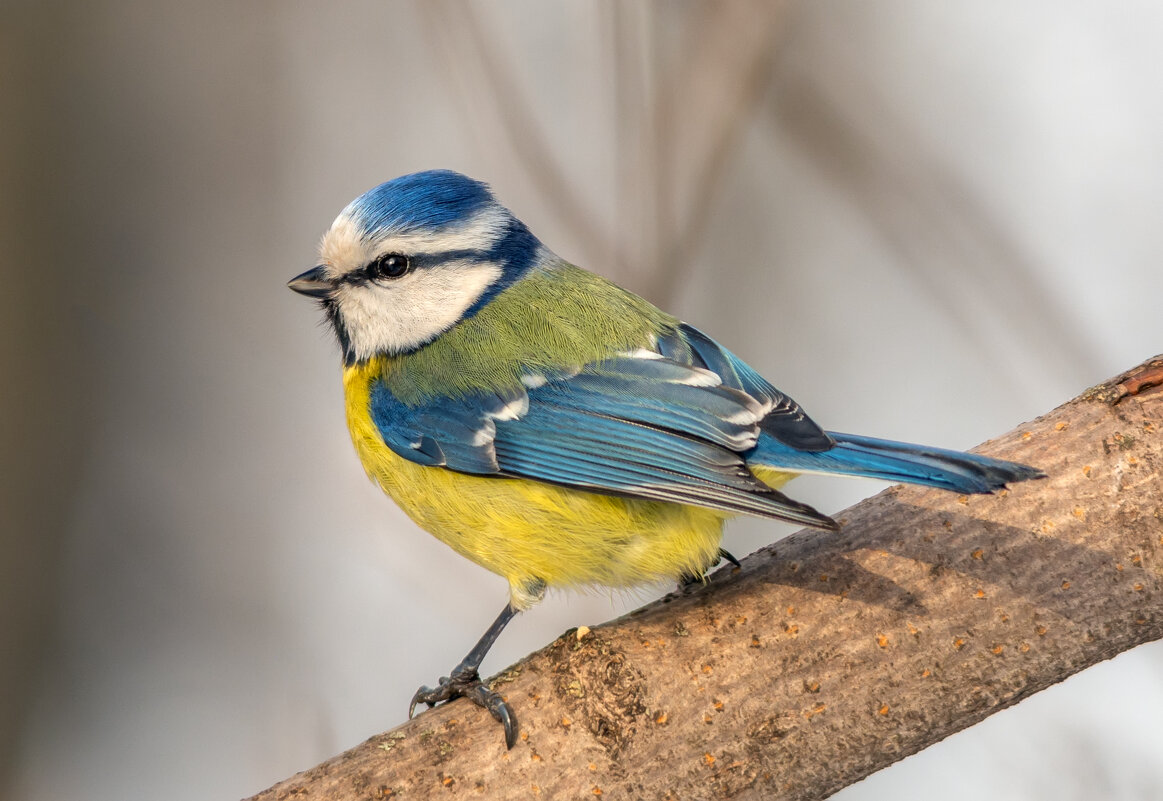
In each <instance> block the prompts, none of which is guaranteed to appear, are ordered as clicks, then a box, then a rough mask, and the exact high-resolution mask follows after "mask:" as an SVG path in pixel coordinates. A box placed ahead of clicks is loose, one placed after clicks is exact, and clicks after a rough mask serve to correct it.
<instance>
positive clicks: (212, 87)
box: [0, 0, 1163, 801]
mask: <svg viewBox="0 0 1163 801" xmlns="http://www.w3.org/2000/svg"><path fill="white" fill-rule="evenodd" d="M1161 37H1163V5H1160V4H1159V3H1155V2H1149V1H1148V0H1144V2H1130V1H1129V0H1128V1H1126V2H1119V3H1114V4H1112V3H1105V2H1098V1H1097V0H1095V2H1060V1H1051V0H1027V1H1026V2H1023V3H1012V2H1008V1H1007V0H986V2H974V3H958V4H953V3H927V2H921V0H912V1H909V2H906V1H904V0H881V1H880V2H878V3H875V4H873V3H853V2H840V0H821V1H818V2H811V3H807V2H800V3H794V2H788V3H780V2H766V1H765V2H745V1H744V0H736V1H733V2H713V3H712V2H709V1H708V2H667V3H663V2H658V3H648V2H631V1H629V0H626V1H625V2H613V0H605V1H604V2H596V1H594V0H589V1H583V0H568V1H565V2H555V3H545V2H542V1H541V0H519V1H518V0H507V2H467V3H458V2H449V1H448V0H400V1H398V2H380V1H378V0H377V1H375V2H373V1H372V0H366V1H365V2H334V3H326V4H324V3H307V2H291V1H290V0H279V2H275V1H274V0H251V1H250V2H246V3H236V2H223V1H221V0H219V1H218V2H202V3H172V2H170V3H167V2H146V0H91V1H90V2H86V3H69V2H60V1H59V0H38V1H35V2H34V1H32V0H29V1H28V2H21V0H0V92H2V96H0V102H2V106H0V108H2V109H3V111H2V112H0V252H2V253H3V259H2V261H0V264H2V269H3V276H2V280H0V287H2V289H0V366H2V368H3V375H4V376H5V379H4V380H3V381H2V382H0V430H2V431H3V446H2V449H0V470H2V480H0V515H2V518H0V549H2V552H3V554H4V556H3V559H2V560H0V637H2V641H0V647H2V652H0V698H2V699H3V700H2V702H0V795H2V797H4V798H11V799H22V800H23V799H27V800H28V801H40V800H41V799H58V798H65V797H85V798H87V799H96V800H105V799H108V801H123V800H125V799H149V798H158V797H163V796H164V797H167V798H174V799H220V798H221V799H225V798H236V797H240V796H244V795H249V794H251V793H254V792H257V791H259V790H262V789H263V788H265V787H267V786H268V785H270V784H272V783H273V782H275V781H277V780H279V779H282V778H284V777H286V776H288V775H290V774H291V773H293V772H295V771H298V770H302V769H305V768H308V767H310V766H312V765H314V764H316V763H317V762H319V761H320V760H322V759H324V758H326V757H329V756H331V755H333V754H335V753H337V752H339V751H341V750H342V749H345V748H348V747H350V746H352V745H355V744H356V743H358V742H360V741H362V740H363V739H365V738H367V737H369V736H371V735H372V734H375V733H377V732H380V731H382V730H384V729H387V728H389V727H391V726H394V725H396V724H398V723H400V722H401V721H402V720H403V719H404V717H405V713H406V709H407V702H408V699H409V698H410V696H411V694H412V692H413V691H414V690H415V688H416V687H417V686H418V685H420V684H422V683H425V682H432V681H433V680H434V679H435V678H436V677H437V676H438V675H440V674H441V672H445V671H447V669H448V668H449V667H451V666H452V665H453V664H454V663H455V662H456V661H457V660H458V659H459V658H460V657H461V656H463V654H464V652H465V651H466V650H467V649H468V647H469V645H470V644H471V643H472V642H474V641H475V639H476V637H477V636H478V635H479V634H480V633H481V631H483V629H484V627H485V626H486V625H487V624H488V623H489V622H490V621H491V620H492V619H493V617H494V615H495V614H496V612H497V611H498V610H499V609H500V607H501V605H502V604H503V603H504V599H505V597H506V596H505V593H506V588H505V583H504V582H503V580H501V579H499V578H497V577H495V576H492V575H491V574H487V573H485V572H484V571H483V570H481V569H480V568H477V567H476V566H474V565H472V564H470V563H469V562H467V561H465V560H463V559H461V558H460V557H458V556H456V555H455V554H453V553H452V552H451V551H450V550H448V549H447V548H445V547H444V546H443V545H441V544H439V543H438V542H437V541H436V540H434V539H432V538H431V537H429V536H428V535H426V534H424V533H423V532H421V531H420V530H418V529H417V528H415V526H413V525H412V524H411V523H410V522H409V521H408V520H407V519H406V518H405V517H404V516H403V515H402V514H401V513H400V512H399V511H397V510H396V509H395V507H394V506H393V505H392V504H391V503H390V502H389V501H387V500H386V499H385V498H384V497H382V496H381V494H380V493H379V491H378V490H376V489H375V488H374V487H373V486H372V485H371V484H370V483H369V482H368V481H367V480H366V479H365V478H364V476H363V473H362V471H361V469H360V467H359V465H358V463H357V461H356V459H355V456H354V454H353V452H352V448H351V445H350V442H349V439H348V436H347V433H346V430H345V428H344V423H343V413H342V407H341V388H340V381H339V357H338V353H337V349H336V347H335V345H334V343H333V342H332V341H331V340H330V336H329V334H328V333H327V332H326V331H325V330H324V329H322V328H321V327H320V326H319V325H318V323H319V314H318V313H317V311H316V309H315V308H314V307H313V306H312V305H311V304H310V303H308V302H306V301H305V300H304V299H303V298H301V297H298V296H295V295H293V294H292V293H291V292H289V291H287V289H286V288H285V286H284V284H285V282H286V281H287V280H288V279H289V278H290V277H292V276H293V275H295V274H297V273H298V272H300V271H302V270H304V269H306V268H308V267H310V266H312V265H313V264H314V262H313V258H314V249H315V246H316V244H317V241H318V238H319V236H320V234H321V233H322V232H323V230H324V229H325V228H326V227H327V226H328V225H329V224H330V222H331V220H332V219H333V218H334V216H335V215H336V214H337V213H338V212H339V210H340V209H341V208H342V207H343V206H344V205H345V204H346V203H347V202H348V201H349V200H350V199H351V198H353V197H355V196H356V195H357V194H359V193H361V192H363V191H364V190H366V189H368V188H370V187H371V186H373V185H375V184H377V183H379V182H381V181H384V180H386V179H388V178H391V177H394V176H396V175H399V174H402V173H406V172H411V171H415V170H418V169H425V168H431V167H449V168H453V169H457V170H460V171H463V172H466V173H468V174H470V175H472V176H474V177H477V178H481V179H484V180H487V181H489V182H490V183H491V184H492V185H493V187H494V189H495V190H496V192H497V194H498V195H499V197H500V198H501V199H502V201H503V202H505V203H506V204H507V205H509V206H510V207H511V208H512V209H513V210H514V211H515V212H516V213H517V214H518V215H519V216H521V217H522V218H523V219H524V220H525V221H526V222H527V223H529V225H530V226H531V227H532V228H533V230H534V231H535V232H536V233H537V234H538V235H539V236H540V237H541V238H542V240H543V241H544V242H545V243H546V244H548V245H549V246H550V247H551V248H552V249H554V250H555V251H557V252H558V253H559V254H561V255H562V256H564V257H566V258H568V259H570V260H573V261H575V262H576V263H578V264H581V265H583V266H586V267H589V268H590V269H593V270H595V271H598V272H601V273H603V274H605V275H607V276H609V277H612V278H614V279H615V280H617V281H618V282H620V283H622V284H624V285H625V286H627V287H629V288H631V289H633V290H635V291H638V292H640V293H642V294H644V295H646V296H647V297H648V298H650V299H651V300H653V301H655V302H656V303H658V304H659V305H662V306H665V307H667V308H669V309H670V310H671V311H673V312H675V313H676V314H678V315H679V316H681V317H683V318H684V319H686V320H688V321H690V322H692V323H694V324H696V325H698V326H700V327H702V328H704V329H706V330H708V331H710V332H713V333H714V334H715V335H716V336H717V337H718V338H719V339H721V340H722V341H723V342H724V343H726V344H727V345H728V346H729V347H731V348H732V349H733V350H735V351H736V352H738V353H740V354H741V355H742V356H744V357H745V358H746V359H748V360H749V361H750V362H751V363H753V364H754V365H755V366H756V367H758V368H760V370H761V371H762V372H763V373H765V374H766V375H768V376H769V377H770V378H771V379H772V380H773V381H774V383H775V384H776V385H777V386H779V387H781V388H782V389H784V390H786V391H788V392H789V393H791V394H792V395H793V396H794V397H795V398H796V399H797V400H799V401H800V402H801V403H803V404H804V405H805V406H806V407H807V408H808V409H809V410H810V411H811V413H812V415H813V416H814V417H815V418H816V419H817V420H819V421H821V422H823V423H824V424H825V425H827V426H828V427H830V428H834V429H838V430H844V431H859V432H861V433H867V434H872V435H877V436H884V437H890V438H898V439H909V440H914V441H919V442H926V443H930V444H934V445H941V446H947V447H956V448H962V447H970V446H973V445H975V444H977V443H979V442H981V441H982V440H984V439H987V438H989V437H990V436H993V435H997V434H1000V433H1002V432H1004V431H1006V430H1008V429H1010V428H1012V427H1013V426H1015V425H1017V424H1019V423H1021V422H1022V421H1025V420H1028V419H1030V418H1032V417H1034V416H1036V415H1038V414H1040V413H1042V412H1044V411H1047V410H1048V409H1050V408H1052V407H1053V406H1056V405H1057V404H1059V403H1061V402H1063V401H1065V400H1067V399H1068V398H1070V397H1072V396H1074V395H1075V394H1077V393H1078V392H1079V391H1081V390H1082V389H1084V388H1085V387H1087V386H1089V385H1091V384H1094V383H1097V382H1099V381H1101V380H1103V379H1105V378H1107V377H1109V376H1111V375H1114V374H1115V373H1118V372H1119V371H1121V370H1123V369H1124V368H1127V367H1130V366H1132V365H1135V364H1137V363H1139V362H1140V361H1141V360H1143V359H1144V358H1146V357H1149V356H1152V355H1154V354H1156V353H1158V352H1160V351H1163V315H1161V313H1160V298H1163V225H1161V224H1160V223H1161V219H1160V216H1161V211H1163V147H1161V146H1160V144H1161V142H1163V91H1161V85H1163V50H1160V48H1159V41H1160V39H1161ZM881 488H882V485H879V484H876V483H874V482H863V483H862V482H854V481H853V482H848V481H839V480H830V481H828V480H809V479H803V480H802V485H801V482H797V486H795V487H794V490H795V492H794V494H795V495H796V496H797V497H801V498H803V499H804V500H806V501H809V502H811V503H813V504H814V505H816V506H818V507H820V508H821V509H822V510H824V511H829V512H834V511H837V510H839V509H841V508H843V507H844V506H847V505H849V504H851V503H853V502H855V501H857V500H859V499H860V498H861V497H863V496H865V495H869V494H872V493H874V492H876V491H878V490H880V489H881ZM789 531H790V529H789V528H788V527H783V526H780V525H778V524H774V523H771V522H766V521H761V522H756V521H750V520H744V521H739V522H738V523H737V524H735V525H734V526H733V527H732V528H731V529H730V530H729V532H728V535H727V539H726V543H725V544H726V546H727V547H728V548H730V549H731V550H732V551H734V552H735V553H737V554H739V555H743V554H744V553H746V552H749V551H751V550H753V549H754V548H756V547H758V546H760V545H762V544H765V543H767V542H770V541H772V540H774V539H776V538H778V537H780V536H783V535H785V534H786V533H788V532H789ZM656 594H657V592H654V593H652V592H649V591H643V592H641V593H637V594H627V595H614V596H609V595H606V594H602V593H595V594H593V595H589V596H578V595H564V594H559V595H553V596H551V597H550V598H549V599H548V601H547V602H546V603H545V604H544V605H543V606H542V607H540V608H538V609H537V610H536V611H534V612H533V613H531V614H529V615H526V616H522V617H521V618H519V619H518V620H517V621H516V622H515V623H514V624H513V625H512V626H511V627H510V628H509V630H508V631H506V632H505V635H504V637H503V638H502V639H501V641H500V643H499V644H498V645H497V647H496V648H495V649H494V650H493V652H492V654H491V655H490V657H489V659H488V660H487V661H486V662H485V665H484V670H485V672H486V673H494V672H496V671H498V670H500V669H501V668H503V667H504V666H505V665H507V664H509V663H510V662H512V661H513V660H515V659H517V658H519V657H520V656H522V655H524V654H525V653H527V652H528V651H530V650H532V649H534V648H536V647H539V646H541V645H543V644H545V643H547V642H548V641H549V640H551V639H552V638H553V637H555V636H556V635H557V634H559V633H560V632H561V631H563V630H564V629H565V628H567V627H569V626H574V625H579V624H595V623H597V622H600V621H602V620H605V619H607V618H610V617H613V616H615V615H617V614H619V613H621V612H622V611H624V610H626V609H629V608H632V607H634V606H637V605H639V604H640V603H642V602H643V601H645V600H648V599H649V598H650V597H653V595H656ZM1160 787H1163V647H1161V646H1160V645H1158V644H1155V645H1151V646H1144V647H1142V648H1139V649H1137V650H1135V651H1133V652H1131V653H1128V654H1124V655H1123V656H1120V657H1118V658H1117V659H1115V660H1113V661H1112V662H1108V663H1105V664H1103V665H1100V666H1098V667H1096V668H1094V669H1092V670H1090V671H1087V672H1085V673H1083V674H1081V675H1079V676H1077V677H1075V678H1073V679H1071V680H1069V681H1067V682H1065V683H1064V684H1062V685H1059V686H1057V687H1055V688H1052V689H1051V690H1049V691H1047V692H1044V693H1041V694H1039V695H1037V696H1035V697H1034V698H1032V699H1030V700H1028V701H1026V702H1024V703H1022V704H1021V705H1019V706H1018V707H1015V708H1013V709H1011V710H1008V711H1006V712H1003V713H1001V714H998V715H996V716H994V717H992V718H990V719H989V720H987V721H986V722H984V723H982V724H980V725H978V726H975V727H973V728H972V729H971V730H968V731H966V732H963V733H961V734H959V735H956V736H954V737H952V738H949V739H948V740H946V741H945V742H943V743H941V744H939V745H937V746H935V747H933V748H930V749H929V750H927V751H925V752H923V753H922V754H920V755H918V756H915V757H912V758H909V759H906V760H904V761H903V762H901V763H899V764H897V765H896V766H894V767H892V768H890V769H888V770H885V771H882V772H881V773H879V774H876V775H875V776H873V777H871V778H869V779H868V780H866V781H864V782H862V783H861V784H858V785H856V786H854V787H851V788H849V789H847V790H845V791H843V792H842V793H841V794H840V795H839V796H838V797H839V798H842V799H844V801H859V800H863V799H877V798H888V797H892V798H898V799H927V798H932V797H939V798H944V799H971V798H972V799H977V798H983V797H988V798H991V799H995V800H1001V799H1032V798H1035V799H1051V798H1053V799H1056V800H1057V799H1074V798H1079V799H1081V798H1086V799H1093V798H1111V799H1140V798H1141V799H1147V798H1159V797H1160V792H1161V791H1160Z"/></svg>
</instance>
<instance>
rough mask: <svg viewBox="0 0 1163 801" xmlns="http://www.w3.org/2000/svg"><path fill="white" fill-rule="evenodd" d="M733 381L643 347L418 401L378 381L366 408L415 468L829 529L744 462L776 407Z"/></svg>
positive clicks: (824, 519) (816, 514)
mask: <svg viewBox="0 0 1163 801" xmlns="http://www.w3.org/2000/svg"><path fill="white" fill-rule="evenodd" d="M733 383H734V384H735V385H729V384H728V383H727V382H725V381H724V380H723V379H722V378H721V377H720V376H719V375H717V374H716V373H715V372H713V371H712V370H710V369H708V368H705V367H701V366H696V365H694V364H692V363H687V364H683V363H681V362H679V361H676V360H674V359H669V358H665V357H663V356H661V355H659V354H658V353H654V352H649V351H639V352H637V353H634V354H626V355H621V356H616V357H613V358H610V359H607V360H605V361H602V362H597V363H594V364H591V365H587V366H586V367H584V368H583V369H581V370H580V371H578V372H576V373H573V374H560V375H553V376H544V375H531V376H528V377H527V378H526V380H525V382H524V384H523V385H522V386H521V387H519V388H516V389H513V390H509V391H504V392H479V393H474V394H472V395H468V396H464V397H460V398H455V399H447V398H444V399H436V400H432V401H430V402H427V403H424V404H421V405H418V406H408V405H405V404H403V403H401V402H400V401H399V400H398V399H396V398H395V397H394V396H393V395H392V394H391V391H390V390H389V389H388V387H387V386H385V385H384V384H383V383H382V382H377V383H376V384H375V385H374V386H373V388H372V405H371V413H372V419H373V420H374V422H375V424H376V426H377V428H378V429H379V430H380V432H381V434H382V435H383V437H384V442H385V443H386V444H387V445H388V447H390V448H391V449H392V450H393V451H394V452H395V453H397V454H399V455H401V456H403V457H404V458H407V459H410V460H412V461H414V462H418V463H420V464H426V465H432V466H441V467H445V468H447V469H450V470H457V471H460V472H465V473H474V474H477V475H495V476H498V477H520V478H528V479H535V480H538V481H546V482H550V483H554V484H561V485H565V486H570V487H576V488H579V489H584V490H588V491H592V492H603V493H612V494H617V495H624V496H629V497H636V498H645V499H651V500H660V501H669V502H673V503H685V504H691V505H696V506H704V507H708V508H711V509H718V510H722V511H726V512H736V513H740V512H741V513H748V514H755V515H760V516H764V517H773V518H779V519H783V520H789V521H793V522H797V523H802V524H807V525H814V526H821V527H826V528H831V527H834V525H835V524H834V523H833V522H832V521H831V520H830V519H829V518H827V517H825V516H824V515H821V514H820V513H819V512H816V511H815V510H814V509H812V508H811V507H808V506H806V505H804V504H800V503H797V502H795V501H792V500H791V499H789V498H787V497H786V496H784V495H782V494H781V493H779V492H777V491H775V490H773V489H771V488H770V487H768V486H767V485H766V484H763V483H762V482H761V481H759V480H758V479H756V478H755V476H754V475H753V474H752V473H751V471H750V470H749V469H748V467H747V463H746V460H745V457H744V454H745V453H746V452H749V451H751V450H753V449H754V448H755V447H756V445H757V443H758V441H759V437H760V435H761V433H762V429H761V422H762V421H763V420H764V419H765V416H766V415H768V414H769V412H770V408H769V407H770V405H771V404H770V403H769V401H768V400H767V399H766V398H764V399H759V398H756V397H753V396H752V395H751V394H749V393H748V392H747V391H746V390H745V389H744V385H743V382H742V380H739V381H734V382H733Z"/></svg>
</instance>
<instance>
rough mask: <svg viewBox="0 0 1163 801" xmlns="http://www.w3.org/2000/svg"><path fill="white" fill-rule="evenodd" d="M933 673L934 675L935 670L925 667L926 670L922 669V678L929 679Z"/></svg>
mask: <svg viewBox="0 0 1163 801" xmlns="http://www.w3.org/2000/svg"><path fill="white" fill-rule="evenodd" d="M932 675H933V671H931V670H929V669H928V668H925V669H924V670H922V671H921V678H922V679H927V678H929V677H930V676H932Z"/></svg>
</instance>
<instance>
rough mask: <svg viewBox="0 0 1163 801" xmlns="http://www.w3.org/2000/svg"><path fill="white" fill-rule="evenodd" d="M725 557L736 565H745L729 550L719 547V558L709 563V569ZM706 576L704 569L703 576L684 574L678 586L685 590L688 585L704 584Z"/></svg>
mask: <svg viewBox="0 0 1163 801" xmlns="http://www.w3.org/2000/svg"><path fill="white" fill-rule="evenodd" d="M724 559H726V560H727V561H728V562H730V563H731V564H733V565H735V567H743V565H741V564H739V560H738V559H736V558H735V557H734V556H732V555H731V554H730V553H729V552H728V551H727V550H725V549H723V548H720V549H719V558H718V559H717V560H716V561H715V564H714V565H709V566H708V567H707V570H710V569H711V568H712V567H714V566H715V565H717V564H719V562H722V561H723V560H724ZM705 577H706V572H705V571H704V573H703V575H702V576H682V577H681V578H680V579H679V582H678V588H679V589H680V590H685V589H687V588H688V587H692V586H694V585H695V584H702V583H703V579H704V578H705Z"/></svg>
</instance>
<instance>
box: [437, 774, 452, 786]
mask: <svg viewBox="0 0 1163 801" xmlns="http://www.w3.org/2000/svg"><path fill="white" fill-rule="evenodd" d="M440 783H441V784H443V785H444V786H445V787H451V786H452V785H454V784H456V779H454V778H452V777H451V776H445V777H444V778H443V779H441V780H440Z"/></svg>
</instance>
